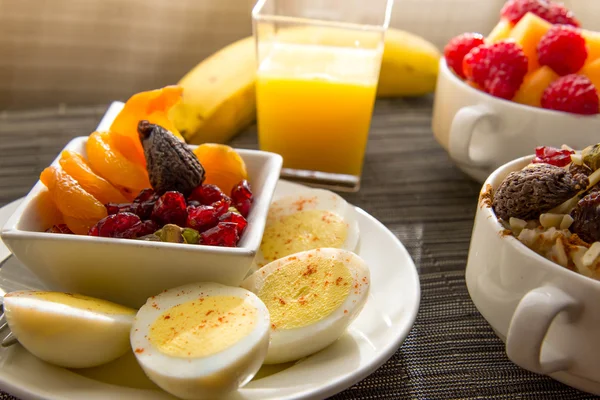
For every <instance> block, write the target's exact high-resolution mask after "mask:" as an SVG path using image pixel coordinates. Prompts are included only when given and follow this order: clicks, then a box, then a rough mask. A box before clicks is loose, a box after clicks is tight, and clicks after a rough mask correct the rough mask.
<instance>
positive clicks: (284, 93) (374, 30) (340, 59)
mask: <svg viewBox="0 0 600 400" xmlns="http://www.w3.org/2000/svg"><path fill="white" fill-rule="evenodd" d="M392 4H393V0H369V1H365V0H259V1H258V3H257V4H256V6H255V7H254V9H253V11H252V20H253V29H254V37H255V40H256V50H257V60H258V66H257V68H258V69H257V81H256V101H257V119H258V140H259V146H260V149H261V150H265V151H270V152H274V153H278V154H280V155H282V156H283V167H284V168H283V169H282V173H281V174H282V177H284V178H287V179H291V180H296V181H300V182H303V183H306V184H309V185H312V186H321V187H328V188H333V189H336V190H342V191H343V190H345V191H357V190H358V189H359V188H360V176H361V173H362V167H363V162H364V156H365V150H366V145H367V138H368V135H369V126H370V123H371V115H372V112H373V105H374V102H375V92H376V88H377V80H378V78H379V69H380V67H381V57H382V54H383V45H384V35H385V31H386V29H387V27H388V25H389V20H390V14H391V10H392Z"/></svg>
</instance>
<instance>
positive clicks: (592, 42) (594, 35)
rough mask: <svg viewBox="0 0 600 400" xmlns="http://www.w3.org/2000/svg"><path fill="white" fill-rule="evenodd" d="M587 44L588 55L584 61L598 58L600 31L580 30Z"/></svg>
mask: <svg viewBox="0 0 600 400" xmlns="http://www.w3.org/2000/svg"><path fill="white" fill-rule="evenodd" d="M581 33H582V35H583V37H584V39H585V43H586V45H587V51H588V57H587V60H586V62H588V63H589V62H591V61H594V60H597V59H598V58H600V32H594V31H588V30H585V29H582V30H581Z"/></svg>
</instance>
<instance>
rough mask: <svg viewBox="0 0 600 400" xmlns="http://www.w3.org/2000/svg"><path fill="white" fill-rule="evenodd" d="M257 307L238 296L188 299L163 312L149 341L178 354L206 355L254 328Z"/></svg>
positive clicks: (165, 350) (169, 352)
mask: <svg viewBox="0 0 600 400" xmlns="http://www.w3.org/2000/svg"><path fill="white" fill-rule="evenodd" d="M256 319H257V310H256V307H254V306H252V305H251V304H248V303H247V302H245V301H244V299H241V298H239V297H234V296H210V297H201V298H199V299H198V300H193V301H188V302H185V303H182V304H179V305H176V306H175V307H172V308H170V309H169V310H167V311H165V312H164V313H162V314H161V315H160V316H159V317H158V318H157V319H156V321H154V323H152V325H151V327H150V333H149V335H148V340H149V341H150V343H152V345H154V346H155V347H156V348H157V349H158V350H159V351H160V352H162V353H164V354H167V355H170V356H175V357H190V358H191V357H207V356H210V355H213V354H216V353H218V352H220V351H223V350H225V349H227V348H228V347H230V346H233V345H234V344H235V343H237V342H238V341H239V340H241V339H242V338H244V337H246V336H247V335H248V334H249V333H250V332H252V330H253V329H254V327H255V324H256Z"/></svg>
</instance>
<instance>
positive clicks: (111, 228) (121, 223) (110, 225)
mask: <svg viewBox="0 0 600 400" xmlns="http://www.w3.org/2000/svg"><path fill="white" fill-rule="evenodd" d="M139 223H140V217H138V216H137V215H135V214H132V213H128V212H124V213H118V214H112V215H108V216H106V217H104V218H102V219H101V220H100V221H98V223H96V225H94V226H93V227H92V228H91V229H90V232H89V233H88V235H91V236H101V237H113V238H119V237H123V234H124V233H125V232H127V231H128V230H129V229H130V228H132V227H133V226H135V225H136V224H139Z"/></svg>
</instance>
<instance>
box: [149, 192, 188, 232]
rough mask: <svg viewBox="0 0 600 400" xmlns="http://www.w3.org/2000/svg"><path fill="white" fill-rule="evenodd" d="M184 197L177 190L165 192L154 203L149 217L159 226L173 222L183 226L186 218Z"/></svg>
mask: <svg viewBox="0 0 600 400" xmlns="http://www.w3.org/2000/svg"><path fill="white" fill-rule="evenodd" d="M186 208H187V205H186V203H185V197H183V195H182V194H181V193H179V192H167V193H165V194H163V195H162V196H160V197H159V198H158V200H157V201H156V204H155V205H154V209H153V210H152V215H151V218H152V220H153V221H156V222H158V223H159V224H160V225H161V226H162V225H165V224H175V225H179V226H184V225H185V222H186V220H187V210H186Z"/></svg>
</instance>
